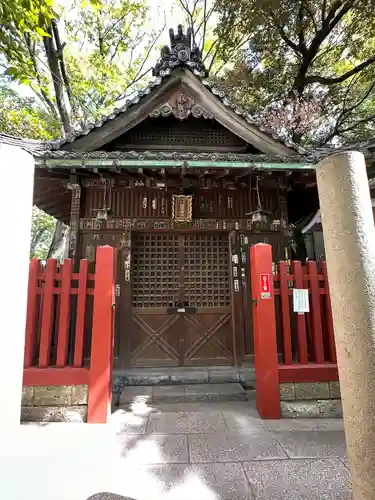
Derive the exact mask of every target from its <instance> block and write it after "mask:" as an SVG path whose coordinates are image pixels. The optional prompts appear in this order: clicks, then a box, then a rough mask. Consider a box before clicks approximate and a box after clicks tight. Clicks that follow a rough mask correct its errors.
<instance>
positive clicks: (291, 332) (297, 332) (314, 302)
mask: <svg viewBox="0 0 375 500" xmlns="http://www.w3.org/2000/svg"><path fill="white" fill-rule="evenodd" d="M277 268H278V272H277V274H274V275H273V281H274V290H275V307H276V324H277V330H278V336H277V340H278V352H279V353H281V360H280V362H279V377H280V382H320V381H328V380H337V377H338V376H337V366H336V347H335V338H334V331H333V321H332V310H331V300H330V295H329V286H328V276H327V265H326V263H325V262H322V263H321V265H320V269H318V266H317V263H316V262H314V261H310V262H307V263H306V265H305V266H302V265H301V262H297V261H295V262H292V264H291V266H290V270H288V266H287V264H286V262H280V263H279V264H278V266H277ZM293 288H296V289H301V288H304V289H307V290H308V294H309V309H310V311H309V312H306V313H296V312H293Z"/></svg>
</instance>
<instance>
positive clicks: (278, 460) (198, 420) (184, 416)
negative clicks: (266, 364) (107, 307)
mask: <svg viewBox="0 0 375 500" xmlns="http://www.w3.org/2000/svg"><path fill="white" fill-rule="evenodd" d="M0 437H1V436H0ZM1 438H2V447H1V451H0V455H1V454H2V455H3V456H2V457H1V474H0V488H1V494H0V497H1V498H4V499H5V498H6V499H7V500H88V499H89V498H90V500H124V498H126V499H127V498H130V499H131V500H161V499H165V500H193V499H194V500H219V499H220V500H281V499H285V500H330V499H332V500H347V499H350V497H351V495H350V486H349V472H348V469H347V461H346V449H345V440H344V433H343V425H342V421H340V420H322V419H321V420H312V421H311V420H300V421H297V420H279V421H262V420H260V419H259V417H258V414H257V412H256V409H255V406H254V402H228V403H219V402H215V403H214V402H207V403H174V404H163V405H156V406H152V407H150V406H148V405H147V403H144V402H142V401H138V402H137V403H133V404H131V405H130V406H129V407H128V408H126V409H119V410H117V411H115V413H114V414H113V415H112V417H111V421H110V424H109V425H108V426H100V425H99V426H98V425H96V426H95V425H84V424H47V425H44V426H43V425H41V424H39V425H38V424H28V425H23V426H21V428H20V430H19V432H18V439H17V442H16V443H15V441H14V439H12V442H11V443H8V445H9V444H11V446H8V450H7V451H5V450H6V448H7V446H6V445H5V446H4V443H6V440H7V438H6V436H3V437H1ZM9 439H10V438H9V436H8V440H9ZM21 454H22V456H21Z"/></svg>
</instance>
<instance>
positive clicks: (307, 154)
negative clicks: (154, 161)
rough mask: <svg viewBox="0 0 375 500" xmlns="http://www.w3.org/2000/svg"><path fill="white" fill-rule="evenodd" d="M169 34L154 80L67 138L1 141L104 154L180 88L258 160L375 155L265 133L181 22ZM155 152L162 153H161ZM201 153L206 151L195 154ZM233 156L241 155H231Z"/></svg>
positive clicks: (39, 152) (365, 148)
mask: <svg viewBox="0 0 375 500" xmlns="http://www.w3.org/2000/svg"><path fill="white" fill-rule="evenodd" d="M169 35H170V46H165V47H163V48H162V50H161V56H160V59H159V61H158V62H157V64H156V65H155V67H154V69H153V77H154V79H153V80H152V81H151V82H150V83H149V84H148V86H147V87H146V88H145V89H143V90H140V91H137V92H134V93H133V94H132V95H131V96H130V97H126V95H122V96H119V101H121V100H123V101H125V102H124V104H123V105H122V106H121V107H119V108H115V109H114V110H113V111H112V112H111V113H109V114H108V115H106V116H102V117H101V119H100V120H98V121H97V122H95V123H89V124H88V125H87V127H86V128H84V129H83V130H78V131H75V132H74V134H73V135H72V136H71V137H67V138H65V139H61V140H55V141H34V140H29V139H22V138H15V137H10V136H7V135H4V134H0V142H3V143H7V144H12V145H16V146H19V147H22V148H23V149H26V150H27V151H29V152H31V153H32V154H33V155H34V157H36V158H37V159H38V158H46V157H49V158H56V159H58V158H64V159H66V160H68V159H69V158H72V159H73V158H77V157H81V156H82V155H83V154H85V158H87V159H89V158H91V157H93V158H94V157H96V155H97V154H98V153H101V154H103V155H104V154H106V153H105V152H104V151H102V152H100V151H98V150H100V148H101V147H102V146H104V145H105V144H108V143H109V142H110V141H111V140H113V139H114V138H116V137H117V136H119V135H120V134H124V133H125V132H126V131H128V130H130V129H131V128H133V127H135V126H136V125H137V124H139V123H140V122H142V121H143V120H144V119H145V118H147V117H149V116H153V117H156V116H158V115H159V116H160V115H161V116H164V115H163V112H164V111H165V107H164V109H163V105H164V104H165V102H166V99H167V98H168V96H169V95H170V94H171V93H172V92H173V91H175V90H176V88H181V89H183V90H184V91H186V93H187V94H188V95H190V96H192V97H193V98H194V100H195V102H196V106H195V110H196V111H197V113H198V114H197V115H194V112H193V114H192V116H197V117H198V116H199V117H201V116H203V117H204V118H207V117H209V118H214V119H215V120H217V121H218V122H219V123H220V124H221V125H223V126H224V127H226V128H227V129H229V130H230V131H231V132H232V133H234V134H235V135H237V136H239V137H241V138H242V139H243V140H244V141H245V142H247V143H249V144H252V145H253V146H255V147H256V148H257V149H258V150H259V151H260V154H259V158H260V157H262V161H266V160H267V159H268V161H280V162H286V163H289V162H292V163H293V162H298V161H300V162H302V163H306V164H309V163H310V164H314V163H317V162H319V161H320V159H322V158H324V157H326V156H328V155H329V154H332V153H335V152H338V151H345V150H352V149H356V150H359V151H361V152H363V153H364V154H365V156H366V157H367V158H371V159H373V158H374V157H375V144H374V141H368V142H366V143H358V144H355V145H351V146H345V147H338V148H330V147H328V148H320V149H309V150H304V149H303V148H301V147H300V146H299V145H296V144H293V143H292V142H288V141H283V140H281V139H280V138H279V137H277V136H276V134H271V133H269V132H267V131H266V129H265V127H264V126H263V125H261V124H260V123H258V122H257V121H256V120H254V119H253V117H252V116H251V113H250V112H249V111H248V110H246V109H245V108H244V107H242V106H238V105H237V104H235V103H233V102H232V101H231V99H230V97H229V96H228V95H227V94H226V93H225V92H223V91H222V90H220V89H218V88H216V87H215V86H214V84H213V83H212V81H210V80H209V78H208V75H207V70H206V68H205V66H204V64H203V62H202V58H201V53H200V51H199V49H198V48H197V47H195V46H193V42H192V36H191V30H190V29H188V31H187V34H186V35H185V34H184V33H183V30H182V26H181V25H179V26H178V30H177V34H175V33H174V31H173V30H170V31H169ZM192 111H193V110H192ZM113 154H114V155H115V156H116V154H117V156H119V157H120V156H121V157H122V156H124V157H126V158H127V157H128V156H129V155H132V154H136V153H133V152H122V151H121V152H120V151H114V152H113ZM145 154H146V155H149V157H150V159H151V158H152V157H153V155H154V152H153V151H148V152H145ZM155 154H157V155H159V156H160V155H161V154H162V153H155ZM202 154H205V153H200V154H199V155H200V156H201V155H202ZM143 155H144V154H143ZM107 156H108V153H107ZM180 156H181V155H180ZM231 156H233V155H231ZM234 156H236V157H237V156H239V155H234ZM247 156H248V158H247V160H248V161H256V160H257V158H256V155H247ZM231 159H233V160H234V161H239V160H240V158H234V157H233V158H231ZM241 159H242V160H244V158H241Z"/></svg>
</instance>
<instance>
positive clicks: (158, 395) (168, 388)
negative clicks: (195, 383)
mask: <svg viewBox="0 0 375 500" xmlns="http://www.w3.org/2000/svg"><path fill="white" fill-rule="evenodd" d="M185 387H186V386H184V385H165V386H160V387H154V388H153V390H152V403H156V404H158V403H183V402H186V391H185Z"/></svg>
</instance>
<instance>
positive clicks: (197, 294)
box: [184, 234, 230, 308]
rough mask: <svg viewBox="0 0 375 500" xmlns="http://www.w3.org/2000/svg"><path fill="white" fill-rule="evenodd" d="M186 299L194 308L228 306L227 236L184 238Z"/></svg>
mask: <svg viewBox="0 0 375 500" xmlns="http://www.w3.org/2000/svg"><path fill="white" fill-rule="evenodd" d="M184 250H185V251H184V285H185V300H187V301H188V302H189V303H190V304H191V305H194V306H195V307H199V308H201V307H209V308H216V307H229V306H230V286H229V284H230V280H229V262H228V256H229V243H228V237H227V235H223V236H221V235H205V234H203V235H201V234H193V235H186V236H185V248H184Z"/></svg>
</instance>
